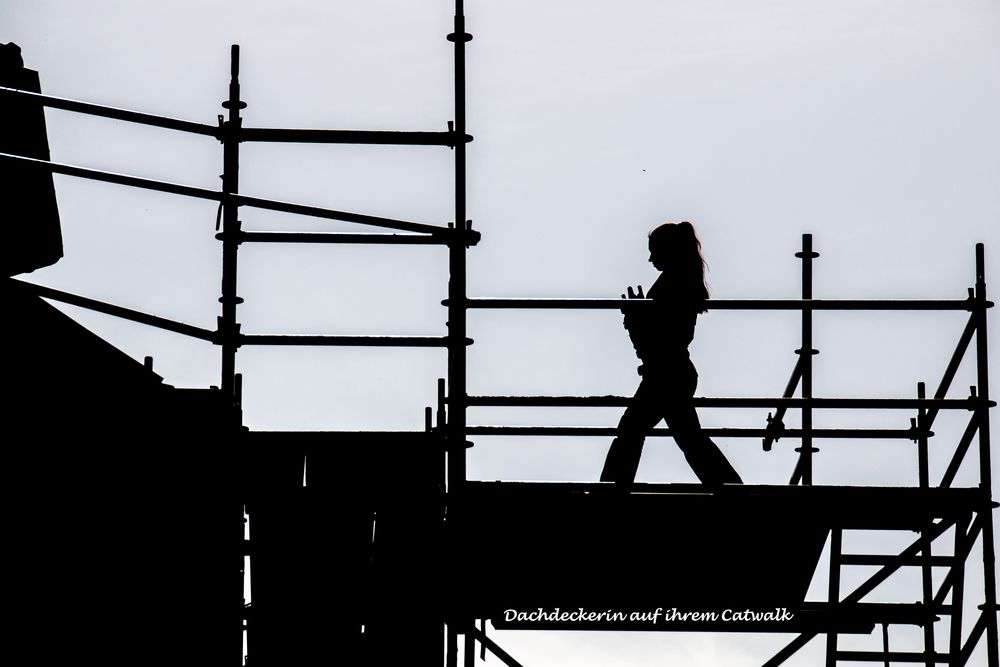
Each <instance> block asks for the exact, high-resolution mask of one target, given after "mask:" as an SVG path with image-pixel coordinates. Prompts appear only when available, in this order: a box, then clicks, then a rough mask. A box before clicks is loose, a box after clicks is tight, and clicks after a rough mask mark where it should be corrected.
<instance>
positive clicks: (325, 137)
mask: <svg viewBox="0 0 1000 667" xmlns="http://www.w3.org/2000/svg"><path fill="white" fill-rule="evenodd" d="M238 136H239V138H240V141H256V142H272V143H277V142H281V143H301V144H371V145H393V146H449V147H454V146H455V144H456V142H457V141H456V140H457V138H458V134H457V133H455V132H399V131H393V130H311V129H285V128H263V127H246V128H240V130H239V133H238ZM470 141H472V137H471V136H470V135H468V134H467V135H465V143H469V142H470Z"/></svg>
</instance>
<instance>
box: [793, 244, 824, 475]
mask: <svg viewBox="0 0 1000 667" xmlns="http://www.w3.org/2000/svg"><path fill="white" fill-rule="evenodd" d="M812 240H813V239H812V234H803V235H802V251H801V252H797V253H795V256H796V257H799V258H801V259H802V299H803V300H810V299H812V298H813V296H812V261H813V259H815V258H816V257H819V255H818V254H817V253H815V252H813V244H812ZM812 315H813V311H812V307H811V306H804V307H803V308H802V347H801V349H800V350H799V355H800V359H801V361H802V398H804V399H807V400H806V402H805V403H804V404H803V406H802V446H801V447H798V448H796V450H795V451H797V452H799V466H798V467H799V470H800V471H801V480H802V484H803V485H804V486H810V485H812V481H813V476H812V455H813V452H817V451H819V450H818V449H816V448H814V447H813V444H812V421H813V420H812V406H811V405H809V403H808V399H811V398H812V380H813V374H812V368H813V364H812V358H813V355H814V354H815V350H813V335H812V324H813V322H812Z"/></svg>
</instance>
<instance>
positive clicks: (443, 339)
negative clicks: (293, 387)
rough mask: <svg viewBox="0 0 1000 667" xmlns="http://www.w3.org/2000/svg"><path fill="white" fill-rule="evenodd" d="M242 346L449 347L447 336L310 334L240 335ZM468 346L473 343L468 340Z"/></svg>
mask: <svg viewBox="0 0 1000 667" xmlns="http://www.w3.org/2000/svg"><path fill="white" fill-rule="evenodd" d="M238 340H239V344H240V345H278V346H281V345H301V346H326V347H338V346H348V347H447V346H448V344H449V339H448V337H447V336H330V335H309V334H300V335H294V334H240V336H239V339H238ZM465 344H466V345H471V344H472V341H471V340H470V339H466V341H465Z"/></svg>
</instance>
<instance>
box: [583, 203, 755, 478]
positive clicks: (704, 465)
mask: <svg viewBox="0 0 1000 667" xmlns="http://www.w3.org/2000/svg"><path fill="white" fill-rule="evenodd" d="M649 261H650V262H651V263H652V265H653V266H654V267H656V269H657V270H659V271H660V272H661V273H660V277H659V278H657V279H656V282H655V283H653V286H652V287H650V288H649V294H647V295H645V298H647V299H649V300H651V301H652V302H653V304H652V305H651V306H649V305H647V307H628V306H626V307H624V308H622V311H623V312H624V313H625V328H626V329H627V330H628V333H629V337H630V338H631V339H632V345H633V347H635V352H636V355H637V356H638V357H639V359H640V360H641V361H642V365H641V366H639V375H640V376H642V381H641V382H640V383H639V388H638V389H636V391H635V397H633V398H632V400H631V401H629V404H628V407H626V408H625V414H623V415H622V418H621V421H620V422H618V435H617V437H616V438H615V439H614V442H612V443H611V449H610V450H609V451H608V458H607V460H606V461H605V462H604V471H603V472H602V473H601V481H602V482H619V483H622V484H630V483H632V482H633V481H634V480H635V473H636V470H637V469H638V468H639V457H640V456H641V454H642V444H643V441H644V440H645V438H646V434H647V433H649V431H650V430H652V428H653V427H654V426H656V424H657V423H659V421H660V419H665V420H666V422H667V426H668V427H669V428H670V430H671V431H672V433H673V436H674V440H676V441H677V445H678V446H679V447H680V448H681V451H682V452H684V456H685V458H687V461H688V464H689V465H690V466H691V469H692V470H694V473H695V475H697V476H698V479H700V480H701V481H702V483H704V484H707V485H712V486H718V485H720V484H724V483H730V484H741V483H742V482H743V480H742V479H740V476H739V475H738V474H737V472H736V470H734V469H733V466H732V465H730V463H729V461H728V460H727V459H726V457H725V455H724V454H723V453H722V452H721V451H719V448H718V447H717V446H716V444H715V443H714V442H712V441H711V440H710V439H709V438H708V436H706V435H705V434H704V433H703V432H702V430H701V424H700V423H699V421H698V413H697V412H696V411H695V409H694V400H693V397H694V390H695V387H696V386H697V384H698V373H697V371H696V370H695V368H694V364H692V363H691V357H690V356H689V355H688V344H690V343H691V340H692V339H693V338H694V325H695V320H696V319H697V318H698V314H699V313H703V312H705V311H706V310H707V308H706V305H705V301H706V299H708V289H707V288H706V287H705V260H704V258H702V255H701V243H700V242H699V241H698V237H697V236H696V235H695V232H694V227H693V226H691V223H690V222H680V223H666V224H663V225H660V226H659V227H657V228H656V229H654V230H653V231H652V232H650V233H649ZM624 296H625V295H624V294H623V295H622V297H624ZM628 297H629V298H639V299H642V298H644V297H643V294H642V287H641V286H640V287H639V292H638V294H635V293H633V292H632V288H631V287H629V288H628Z"/></svg>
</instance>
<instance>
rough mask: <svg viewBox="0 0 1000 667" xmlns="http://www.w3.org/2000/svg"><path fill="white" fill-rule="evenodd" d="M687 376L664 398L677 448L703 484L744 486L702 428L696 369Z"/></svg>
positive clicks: (672, 385)
mask: <svg viewBox="0 0 1000 667" xmlns="http://www.w3.org/2000/svg"><path fill="white" fill-rule="evenodd" d="M683 376H684V377H683V378H679V379H680V380H681V381H680V382H677V383H673V382H672V383H671V387H670V390H669V391H667V392H665V395H664V396H663V400H664V405H665V409H664V411H663V416H664V418H665V419H666V422H667V426H668V427H669V428H670V430H671V434H672V435H673V436H674V440H676V441H677V446H678V447H680V448H681V451H682V452H684V458H686V459H687V462H688V465H690V466H691V469H692V470H693V471H694V474H695V475H697V476H698V479H699V480H701V482H702V484H710V485H718V484H742V483H743V480H742V479H741V478H740V476H739V473H737V472H736V470H735V468H733V466H732V464H730V463H729V459H727V458H726V455H725V454H723V453H722V451H721V450H720V449H719V447H718V445H716V444H715V443H714V442H712V440H711V439H710V438H709V437H708V436H707V435H705V433H704V431H702V429H701V422H700V421H699V420H698V412H697V411H696V410H695V408H694V401H693V400H692V399H693V398H694V390H695V388H696V387H697V385H698V374H697V372H695V370H694V366H693V365H692V366H691V368H690V372H689V373H687V372H685V373H683Z"/></svg>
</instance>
